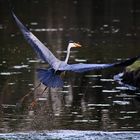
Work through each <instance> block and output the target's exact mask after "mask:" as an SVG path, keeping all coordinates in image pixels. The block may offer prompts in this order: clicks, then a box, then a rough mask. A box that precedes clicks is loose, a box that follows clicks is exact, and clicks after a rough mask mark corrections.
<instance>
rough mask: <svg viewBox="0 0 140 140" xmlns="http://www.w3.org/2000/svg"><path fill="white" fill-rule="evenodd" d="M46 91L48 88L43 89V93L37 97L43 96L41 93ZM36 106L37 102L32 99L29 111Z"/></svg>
mask: <svg viewBox="0 0 140 140" xmlns="http://www.w3.org/2000/svg"><path fill="white" fill-rule="evenodd" d="M47 89H48V87H45V88H44V90H43V91H42V92H41V94H39V95H40V96H41V95H43V93H44V92H45V91H46V90H47ZM36 104H37V100H36V99H34V100H33V101H32V102H31V104H30V107H29V108H30V109H32V108H34V107H35V106H36Z"/></svg>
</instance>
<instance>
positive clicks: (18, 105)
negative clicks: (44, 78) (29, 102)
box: [16, 83, 41, 108]
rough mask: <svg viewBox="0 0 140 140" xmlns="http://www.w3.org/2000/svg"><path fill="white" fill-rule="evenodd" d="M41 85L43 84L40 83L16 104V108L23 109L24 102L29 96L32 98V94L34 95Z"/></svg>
mask: <svg viewBox="0 0 140 140" xmlns="http://www.w3.org/2000/svg"><path fill="white" fill-rule="evenodd" d="M40 85H41V83H39V84H38V85H37V86H36V87H35V88H34V90H32V91H30V92H28V93H27V94H26V95H24V96H23V97H22V98H21V99H20V101H19V102H18V103H17V104H16V107H17V108H19V107H21V105H22V103H23V101H24V100H25V99H26V98H27V97H28V96H30V94H32V93H33V92H34V91H35V90H36V89H37V88H38V87H40Z"/></svg>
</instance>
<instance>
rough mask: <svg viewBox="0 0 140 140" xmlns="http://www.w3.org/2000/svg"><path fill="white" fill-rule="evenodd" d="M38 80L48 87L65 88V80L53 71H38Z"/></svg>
mask: <svg viewBox="0 0 140 140" xmlns="http://www.w3.org/2000/svg"><path fill="white" fill-rule="evenodd" d="M37 72H38V78H39V80H40V81H41V83H43V84H44V85H46V86H47V87H52V88H58V87H62V86H63V84H64V83H63V80H62V79H61V77H60V75H57V74H56V73H55V71H54V70H53V69H37Z"/></svg>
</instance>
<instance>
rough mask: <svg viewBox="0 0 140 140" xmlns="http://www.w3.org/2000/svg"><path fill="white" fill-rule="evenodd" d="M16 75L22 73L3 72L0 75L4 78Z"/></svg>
mask: <svg viewBox="0 0 140 140" xmlns="http://www.w3.org/2000/svg"><path fill="white" fill-rule="evenodd" d="M14 74H15V75H16V74H21V72H1V73H0V75H3V76H9V75H14Z"/></svg>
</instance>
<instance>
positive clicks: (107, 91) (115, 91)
mask: <svg viewBox="0 0 140 140" xmlns="http://www.w3.org/2000/svg"><path fill="white" fill-rule="evenodd" d="M102 92H106V93H117V92H120V90H114V89H112V90H102Z"/></svg>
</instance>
